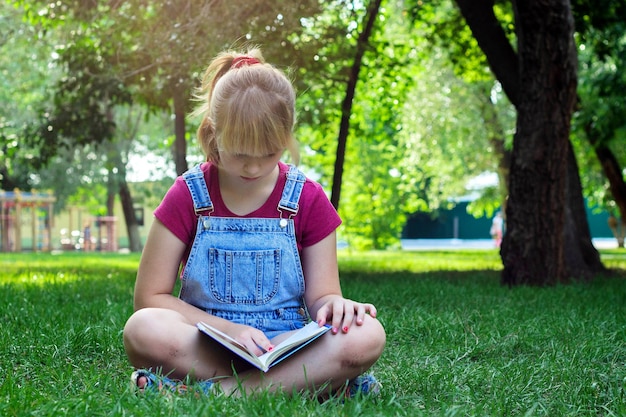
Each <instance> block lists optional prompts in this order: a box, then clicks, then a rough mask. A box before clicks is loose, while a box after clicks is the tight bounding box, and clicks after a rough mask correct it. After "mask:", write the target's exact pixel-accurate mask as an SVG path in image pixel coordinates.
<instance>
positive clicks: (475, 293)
mask: <svg viewBox="0 0 626 417" xmlns="http://www.w3.org/2000/svg"><path fill="white" fill-rule="evenodd" d="M602 256H603V260H604V262H605V264H606V265H607V266H610V267H612V268H618V273H617V274H615V275H613V276H610V277H598V278H597V279H596V280H595V281H594V282H592V283H588V284H583V283H581V284H575V285H570V286H557V287H553V288H543V289H538V288H526V287H523V288H514V289H508V288H505V287H502V286H501V285H500V284H499V270H500V269H501V264H500V260H499V257H498V255H497V253H496V252H495V251H465V250H457V251H439V252H432V251H431V252H367V253H350V252H341V253H340V267H341V273H342V280H343V287H344V291H345V293H346V295H348V296H350V297H352V298H355V299H363V300H367V301H371V302H373V303H375V304H376V306H377V307H378V309H379V317H380V320H381V321H382V322H383V324H384V325H385V328H386V330H387V335H388V344H387V348H386V350H385V352H384V354H383V356H382V358H381V359H380V361H379V362H378V363H377V364H376V365H375V368H374V372H375V373H376V375H377V376H378V377H379V379H381V380H382V382H383V384H384V390H383V395H382V396H381V397H380V399H379V400H377V401H371V400H370V399H356V400H352V401H347V402H346V403H344V404H341V403H338V402H336V401H329V402H327V403H324V404H319V403H318V402H316V401H312V400H309V399H306V398H303V397H299V396H296V397H294V398H290V397H287V396H284V395H271V394H268V393H260V394H258V396H256V397H255V398H245V399H243V400H240V399H237V400H235V399H230V398H227V397H223V396H222V397H216V398H211V399H207V398H196V397H194V396H191V395H190V396H183V397H173V398H165V397H162V396H156V395H143V396H137V395H134V394H132V393H131V392H130V389H129V382H128V381H129V375H130V371H131V367H130V366H129V364H128V362H127V360H126V357H125V354H124V350H123V346H122V335H121V332H122V328H123V326H124V322H125V320H126V318H127V317H128V316H129V315H130V314H131V310H132V289H133V284H134V275H135V270H136V266H137V263H138V259H139V258H138V255H103V254H80V253H74V254H63V255H47V254H34V255H33V254H0V343H1V344H0V346H1V347H0V415H3V416H13V415H33V416H38V415H45V416H52V415H54V416H58V415H71V416H100V415H115V416H131V415H133V416H142V415H146V416H148V415H151V416H152V415H161V416H187V415H189V416H191V415H193V416H196V415H198V416H200V415H219V416H230V415H233V416H239V415H241V416H270V415H285V416H323V415H333V416H377V415H381V416H404V415H406V416H415V415H424V416H431V415H432V416H456V415H463V416H465V415H476V416H514V415H529V416H566V415H571V416H613V415H615V416H618V415H626V394H625V390H626V252H624V251H618V250H614V251H603V252H602Z"/></svg>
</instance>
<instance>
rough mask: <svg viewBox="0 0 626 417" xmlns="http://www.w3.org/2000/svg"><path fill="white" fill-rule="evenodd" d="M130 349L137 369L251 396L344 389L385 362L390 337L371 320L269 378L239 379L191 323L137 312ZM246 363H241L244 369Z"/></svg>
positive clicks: (250, 373) (130, 326)
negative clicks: (260, 391) (212, 382)
mask: <svg viewBox="0 0 626 417" xmlns="http://www.w3.org/2000/svg"><path fill="white" fill-rule="evenodd" d="M124 345H125V347H126V352H127V354H128V357H129V359H130V361H131V363H132V364H133V365H134V366H135V367H138V368H141V367H143V368H150V367H152V368H161V369H162V370H163V373H165V374H168V373H169V374H170V376H171V377H173V378H179V379H182V378H184V377H186V376H187V375H189V376H191V377H192V378H195V379H198V380H205V379H212V378H216V377H226V378H223V379H222V378H220V379H219V380H218V381H219V384H220V386H221V388H222V389H223V390H224V392H226V393H229V394H230V393H236V391H237V390H238V388H239V387H241V388H243V389H244V390H246V391H247V392H252V391H254V390H257V389H260V388H261V389H263V388H268V389H270V390H276V389H284V390H286V391H287V392H291V391H292V390H295V391H301V390H305V389H310V390H314V389H316V388H319V387H321V386H323V385H324V384H327V383H328V384H330V387H335V388H336V387H339V386H341V385H342V384H343V383H345V382H346V380H348V379H351V378H354V377H356V376H357V375H359V374H361V373H362V372H364V371H365V370H367V369H368V368H369V367H370V366H372V364H373V363H374V362H376V360H377V359H378V358H379V357H380V355H381V353H382V350H383V347H384V345H385V332H384V330H383V328H382V326H381V325H380V323H379V322H378V321H377V320H376V319H373V318H371V317H369V316H366V320H365V322H364V323H363V325H361V326H356V325H353V326H351V327H350V330H349V332H348V333H345V334H344V333H339V334H336V335H334V334H331V333H330V332H329V333H327V334H325V335H324V336H322V337H321V338H320V339H319V340H318V341H316V342H315V343H314V344H312V345H310V346H309V347H307V348H306V349H303V350H302V351H301V352H299V353H297V354H296V355H294V356H293V357H292V358H290V359H289V360H286V361H285V362H283V363H281V364H278V365H276V366H275V367H274V368H272V369H271V370H270V371H268V372H267V373H262V372H259V371H257V370H256V369H255V370H247V371H244V372H241V373H239V374H238V376H237V378H235V377H234V376H233V367H232V366H233V364H232V361H233V358H232V356H231V355H230V354H229V353H228V352H227V351H226V350H225V349H224V348H222V347H220V346H219V345H217V344H216V343H214V342H212V341H210V339H209V338H207V337H205V336H203V335H202V334H201V333H200V332H199V331H198V330H197V329H196V327H195V325H193V324H191V323H188V322H187V321H186V320H185V318H184V317H183V316H182V315H180V314H178V313H176V312H174V311H171V310H164V309H144V310H140V311H138V312H136V313H135V314H134V315H133V316H132V317H131V318H130V319H129V321H128V323H127V324H126V327H125V329H124ZM240 364H241V363H240V362H236V363H235V369H238V366H239V365H240Z"/></svg>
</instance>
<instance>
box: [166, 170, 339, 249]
mask: <svg viewBox="0 0 626 417" xmlns="http://www.w3.org/2000/svg"><path fill="white" fill-rule="evenodd" d="M278 166H279V170H280V173H279V175H278V180H277V181H276V186H275V187H274V190H273V191H272V194H270V196H269V198H268V199H267V201H266V202H265V203H264V204H263V206H261V207H260V208H259V209H258V210H256V211H253V212H252V213H249V214H247V215H245V216H238V215H236V214H234V213H232V212H231V211H230V210H228V208H227V207H226V205H225V204H224V201H223V200H222V194H221V192H220V188H219V182H218V170H217V167H216V166H215V165H213V164H211V163H208V162H207V163H204V164H202V167H201V168H202V171H203V172H204V180H205V181H206V183H207V186H208V188H209V194H210V195H211V201H212V202H213V207H214V211H213V213H212V214H211V216H216V217H234V218H246V217H251V218H279V217H280V213H279V212H278V210H277V207H278V202H279V201H280V197H281V195H282V192H283V187H284V186H285V182H286V181H287V171H289V166H288V165H287V164H284V163H282V162H279V163H278ZM298 205H299V210H298V214H296V216H295V217H294V218H293V219H294V225H295V230H296V241H297V243H298V249H299V250H302V248H305V247H308V246H312V245H314V244H316V243H318V242H319V241H321V240H322V239H324V238H325V237H326V236H328V235H329V234H330V233H332V231H333V230H335V229H336V228H337V227H339V225H340V224H341V219H340V218H339V215H338V214H337V211H336V210H335V208H334V207H333V206H332V204H330V201H328V197H327V196H326V193H325V192H324V190H323V189H322V186H321V185H320V184H318V183H317V182H315V181H313V180H310V179H308V178H307V179H306V182H305V184H304V188H303V189H302V194H301V196H300V201H299V203H298ZM154 216H155V217H156V218H157V219H159V220H160V221H161V222H162V223H163V224H164V225H165V227H167V228H168V229H169V230H170V231H171V232H172V233H173V234H174V235H175V236H176V237H178V238H179V239H180V240H181V241H182V242H183V243H185V244H186V245H187V247H188V248H189V247H190V246H191V245H192V243H193V239H194V237H195V234H196V226H197V223H198V217H197V216H196V213H195V212H194V209H193V201H192V199H191V194H190V193H189V188H187V184H185V180H184V179H183V178H182V177H178V178H177V179H176V181H175V182H174V185H172V187H171V188H170V189H169V191H168V192H167V194H165V197H164V198H163V201H162V202H161V204H160V205H159V206H158V207H157V208H156V210H155V211H154Z"/></svg>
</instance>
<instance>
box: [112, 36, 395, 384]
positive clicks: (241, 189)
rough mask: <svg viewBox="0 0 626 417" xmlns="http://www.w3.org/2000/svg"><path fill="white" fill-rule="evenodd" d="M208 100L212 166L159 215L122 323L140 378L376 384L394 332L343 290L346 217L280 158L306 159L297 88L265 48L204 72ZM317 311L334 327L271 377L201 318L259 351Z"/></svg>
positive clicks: (171, 194) (171, 195) (186, 179)
mask: <svg viewBox="0 0 626 417" xmlns="http://www.w3.org/2000/svg"><path fill="white" fill-rule="evenodd" d="M198 98H199V99H201V105H200V107H199V108H198V110H197V111H196V114H200V115H201V116H202V123H201V126H200V128H199V129H198V139H199V142H200V144H201V146H202V148H203V151H204V152H205V154H206V157H207V162H206V163H203V164H201V165H199V166H197V167H195V168H194V169H192V170H190V171H189V172H187V173H186V174H185V175H183V176H181V177H179V178H178V179H177V180H176V182H175V183H174V185H173V186H172V188H171V189H170V190H169V191H168V193H167V194H166V196H165V197H164V199H163V201H162V203H161V204H160V205H159V207H158V208H157V209H156V210H155V213H154V215H155V221H154V224H153V226H152V228H151V229H150V232H149V236H148V239H147V241H146V245H145V248H144V252H143V255H142V258H141V262H140V265H139V270H138V273H137V281H136V285H135V296H134V304H135V313H134V314H133V315H132V316H131V317H130V318H129V320H128V322H127V323H126V326H125V328H124V346H125V348H126V352H127V354H128V357H129V359H130V361H131V363H132V364H133V365H134V366H135V367H136V368H138V369H139V370H138V371H135V372H134V373H133V377H132V379H133V384H134V385H135V386H136V387H138V388H139V389H141V390H145V389H159V390H160V389H163V388H164V387H165V388H167V389H170V390H174V391H175V390H179V389H180V388H182V387H183V386H182V383H181V382H180V381H181V380H183V379H185V378H189V379H190V380H192V381H196V382H198V383H199V384H200V386H201V387H202V389H204V390H205V391H207V392H208V391H210V390H212V389H213V388H214V387H215V386H216V385H219V387H220V389H221V390H222V391H223V392H225V393H227V394H241V392H240V391H238V390H246V392H252V391H254V390H257V389H262V388H267V389H270V390H277V389H282V390H285V391H286V392H298V391H304V390H311V391H313V392H316V390H319V389H320V387H329V389H330V390H331V392H337V391H338V390H339V389H343V390H346V393H348V394H354V393H356V392H362V393H368V392H377V391H378V390H379V388H380V385H379V384H378V382H377V381H376V380H375V379H374V378H373V376H371V375H365V376H363V375H362V373H363V372H364V371H366V370H367V369H368V368H370V367H371V366H372V364H374V362H375V361H376V360H377V359H378V358H379V357H380V355H381V353H382V351H383V348H384V345H385V332H384V330H383V328H382V326H381V324H380V323H379V322H378V320H376V308H375V307H374V306H373V305H372V304H364V303H360V302H356V301H352V300H349V299H346V298H344V297H343V296H342V293H341V287H340V284H339V275H338V269H337V254H336V228H337V227H338V226H339V225H340V223H341V220H340V219H339V216H338V215H337V213H336V211H335V210H334V208H333V207H332V205H331V204H330V202H329V201H328V198H327V197H326V195H325V194H324V191H323V190H322V188H321V187H320V185H319V184H317V183H315V182H313V181H311V180H309V179H307V178H305V177H304V175H303V174H302V173H301V172H300V171H299V170H298V169H296V168H295V167H293V166H289V165H287V164H285V163H283V162H281V161H280V159H281V156H282V154H283V153H284V151H285V150H289V151H290V153H291V156H292V159H294V160H296V161H297V147H296V142H295V139H294V137H293V126H294V123H295V92H294V90H293V86H292V85H291V82H290V81H289V80H288V79H287V77H286V76H285V75H284V73H282V72H281V71H279V70H278V69H276V68H274V67H273V66H271V65H269V64H266V63H264V60H263V57H262V56H261V54H260V52H259V50H257V49H253V50H250V51H248V53H247V54H240V53H236V52H225V53H222V54H220V55H218V56H217V57H216V58H215V60H213V62H212V63H211V64H210V65H209V67H208V68H207V70H206V73H205V75H204V78H203V83H202V87H201V89H200V94H199V96H198ZM181 265H182V268H181ZM179 273H180V277H181V279H182V287H181V291H180V295H179V297H175V296H173V295H172V291H173V288H174V285H175V282H176V279H177V276H178V275H179ZM311 318H313V319H314V320H315V321H317V322H318V324H319V325H320V326H322V325H325V324H329V325H330V326H331V331H329V332H328V333H326V334H325V335H324V336H322V337H321V338H320V339H319V340H317V341H316V342H315V343H313V344H311V345H309V346H308V347H307V348H306V349H303V350H301V351H300V352H298V353H297V354H296V355H294V356H292V357H291V358H290V359H288V360H286V361H284V362H282V363H281V364H279V365H277V366H275V367H274V368H272V369H271V370H270V371H268V372H267V373H261V372H260V371H258V370H256V369H250V367H248V366H246V365H244V364H242V363H241V361H239V360H237V359H236V358H235V357H231V355H230V354H229V352H228V351H226V350H225V349H224V348H222V347H221V346H219V345H218V344H216V342H214V341H212V340H210V338H208V337H206V336H204V335H202V334H201V333H200V332H199V331H198V329H197V328H196V326H195V324H196V323H197V322H199V321H204V322H206V323H208V324H210V325H212V326H213V327H216V328H218V329H220V330H221V331H223V332H224V333H227V334H228V335H230V336H231V337H233V338H234V339H236V340H238V341H239V342H240V343H242V344H244V345H246V346H247V347H248V348H250V349H253V350H254V351H255V353H257V354H258V355H260V354H262V353H263V352H265V351H269V350H271V349H272V348H273V346H274V345H276V344H277V343H279V342H280V341H281V340H284V339H285V338H286V337H287V336H288V335H289V334H290V332H292V331H293V330H296V329H298V328H301V327H303V326H304V325H305V324H306V323H307V322H308V321H310V320H311ZM142 368H143V369H142ZM148 369H153V370H160V371H162V373H163V374H164V375H168V377H165V376H161V375H157V374H155V373H153V372H151V371H149V370H148Z"/></svg>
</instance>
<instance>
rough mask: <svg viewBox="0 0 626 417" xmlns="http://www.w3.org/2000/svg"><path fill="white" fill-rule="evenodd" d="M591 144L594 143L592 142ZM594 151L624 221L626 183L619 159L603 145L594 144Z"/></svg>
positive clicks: (625, 214) (625, 213)
mask: <svg viewBox="0 0 626 417" xmlns="http://www.w3.org/2000/svg"><path fill="white" fill-rule="evenodd" d="M590 142H592V141H591V140H590ZM592 145H593V148H594V151H595V153H596V156H597V157H598V160H599V161H600V164H601V165H602V170H603V171H604V175H606V178H607V179H608V180H609V189H610V190H611V194H612V195H613V199H614V200H615V203H616V204H617V207H618V209H619V213H620V216H621V218H622V219H626V183H625V182H624V176H623V175H622V170H621V168H620V165H619V162H617V158H616V157H615V155H614V154H613V152H611V150H610V149H609V148H608V147H606V146H605V145H602V144H599V145H598V144H594V143H593V142H592Z"/></svg>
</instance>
